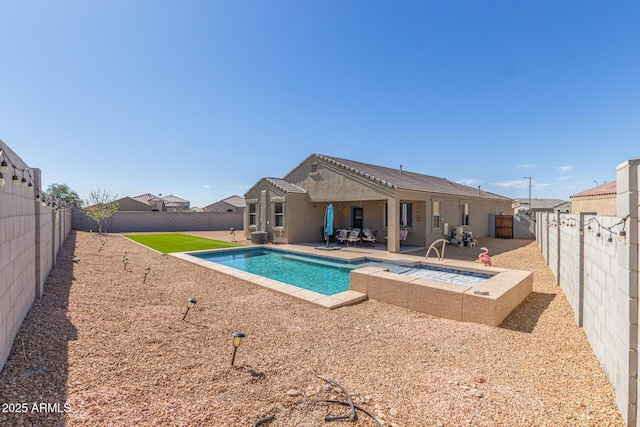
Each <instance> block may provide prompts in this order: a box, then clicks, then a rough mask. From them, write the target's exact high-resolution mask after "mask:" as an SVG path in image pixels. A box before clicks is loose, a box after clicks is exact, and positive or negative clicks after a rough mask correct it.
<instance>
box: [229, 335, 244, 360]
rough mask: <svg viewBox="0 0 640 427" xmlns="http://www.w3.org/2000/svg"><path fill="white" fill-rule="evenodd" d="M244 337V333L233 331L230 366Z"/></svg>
mask: <svg viewBox="0 0 640 427" xmlns="http://www.w3.org/2000/svg"><path fill="white" fill-rule="evenodd" d="M244 337H245V335H244V334H243V333H242V332H234V333H233V355H232V356H231V366H233V363H234V362H235V360H236V351H238V347H240V343H241V342H242V338H244Z"/></svg>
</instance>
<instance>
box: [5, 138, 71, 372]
mask: <svg viewBox="0 0 640 427" xmlns="http://www.w3.org/2000/svg"><path fill="white" fill-rule="evenodd" d="M0 150H2V154H1V155H0V160H4V161H6V162H7V163H8V167H9V172H6V173H4V174H3V175H4V177H3V178H4V180H5V185H4V186H0V370H1V369H2V367H3V366H4V364H5V362H6V361H7V358H8V357H9V353H10V352H11V346H12V345H13V341H14V339H15V337H16V335H17V334H18V330H19V329H20V325H21V324H22V321H23V320H24V318H25V317H26V316H27V313H28V312H29V309H30V308H31V306H32V305H33V303H34V301H35V300H36V299H38V298H41V297H42V293H43V285H44V282H45V280H46V278H47V276H48V275H49V272H50V271H51V269H52V268H53V267H54V266H55V264H56V255H57V254H58V251H59V249H60V248H61V247H62V244H63V243H64V241H65V240H66V238H67V236H68V235H69V232H70V231H71V210H70V209H65V208H60V209H55V208H53V207H48V206H42V204H41V201H40V200H37V199H36V196H37V195H38V190H39V189H41V188H42V187H41V179H40V170H39V169H36V168H30V167H28V165H27V164H26V163H25V162H24V161H23V160H22V159H21V158H20V157H18V155H17V154H16V153H15V152H13V151H12V150H11V149H10V148H9V147H8V146H7V145H6V144H5V143H4V142H2V141H1V140H0ZM14 174H15V175H17V176H18V179H19V185H14V184H13V183H12V177H13V175H14ZM23 177H24V178H25V179H26V180H27V183H31V184H32V186H29V187H24V186H23V185H22V178H23Z"/></svg>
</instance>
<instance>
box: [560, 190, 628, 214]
mask: <svg viewBox="0 0 640 427" xmlns="http://www.w3.org/2000/svg"><path fill="white" fill-rule="evenodd" d="M616 203H617V202H616V195H615V194H611V195H607V196H592V197H585V198H582V197H576V198H572V199H571V213H574V214H577V213H580V212H595V213H596V214H597V215H604V216H610V215H613V216H615V215H616V214H617V210H618V209H617V205H616Z"/></svg>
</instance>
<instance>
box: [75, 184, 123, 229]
mask: <svg viewBox="0 0 640 427" xmlns="http://www.w3.org/2000/svg"><path fill="white" fill-rule="evenodd" d="M117 197H118V195H117V194H114V195H111V192H109V191H107V190H100V189H99V188H98V189H97V190H93V191H92V192H91V193H90V194H89V199H88V200H87V201H86V204H87V207H86V208H84V209H83V210H84V213H85V214H86V215H87V216H88V217H89V218H91V219H93V220H94V221H95V222H97V223H98V233H100V234H102V222H103V221H104V220H105V219H107V218H110V217H111V216H113V214H115V213H116V212H118V209H119V208H120V204H119V203H118V202H116V201H115V200H116V198H117Z"/></svg>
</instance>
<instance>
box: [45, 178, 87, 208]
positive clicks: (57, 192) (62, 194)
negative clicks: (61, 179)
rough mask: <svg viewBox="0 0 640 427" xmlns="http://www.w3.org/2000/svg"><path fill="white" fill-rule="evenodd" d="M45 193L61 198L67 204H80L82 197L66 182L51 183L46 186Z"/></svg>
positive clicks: (79, 205)
mask: <svg viewBox="0 0 640 427" xmlns="http://www.w3.org/2000/svg"><path fill="white" fill-rule="evenodd" d="M47 193H49V194H51V195H52V196H54V197H56V198H58V199H60V200H62V201H63V202H65V203H66V204H67V205H68V206H76V207H81V206H82V199H81V198H80V196H79V195H78V193H76V192H75V191H73V190H72V189H71V188H69V186H68V185H67V184H55V183H54V184H51V185H50V186H48V187H47Z"/></svg>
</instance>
